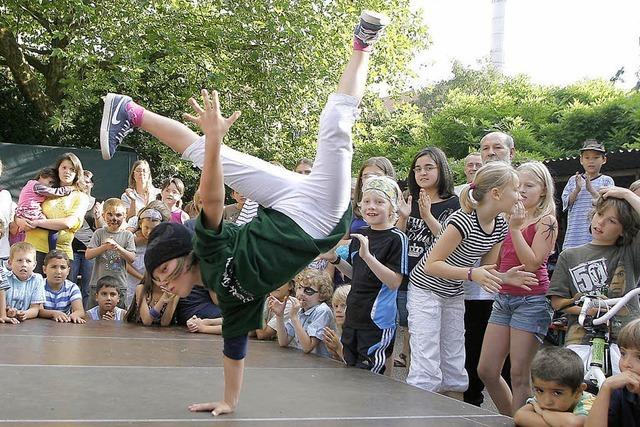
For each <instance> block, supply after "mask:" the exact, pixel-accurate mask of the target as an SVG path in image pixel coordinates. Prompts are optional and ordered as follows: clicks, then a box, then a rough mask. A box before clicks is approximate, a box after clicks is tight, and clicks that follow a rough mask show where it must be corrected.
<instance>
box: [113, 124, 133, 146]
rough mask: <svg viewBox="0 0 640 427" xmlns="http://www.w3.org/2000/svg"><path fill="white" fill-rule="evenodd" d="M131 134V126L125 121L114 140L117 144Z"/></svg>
mask: <svg viewBox="0 0 640 427" xmlns="http://www.w3.org/2000/svg"><path fill="white" fill-rule="evenodd" d="M131 132H133V126H131V122H130V121H129V120H125V121H124V122H123V123H122V128H120V130H119V131H118V133H117V134H116V139H117V140H118V144H120V143H121V142H122V140H123V139H124V137H125V136H127V135H129V134H130V133H131Z"/></svg>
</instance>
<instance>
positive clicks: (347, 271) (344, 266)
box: [336, 257, 353, 279]
mask: <svg viewBox="0 0 640 427" xmlns="http://www.w3.org/2000/svg"><path fill="white" fill-rule="evenodd" d="M338 258H339V257H338ZM336 268H337V269H338V270H339V271H340V273H342V274H344V275H345V276H347V277H348V278H349V279H351V277H352V276H353V267H352V266H351V264H349V263H348V262H347V261H345V260H343V259H342V258H340V264H336Z"/></svg>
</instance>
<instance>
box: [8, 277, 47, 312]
mask: <svg viewBox="0 0 640 427" xmlns="http://www.w3.org/2000/svg"><path fill="white" fill-rule="evenodd" d="M7 280H8V282H9V289H7V290H6V300H7V307H13V308H15V309H16V310H28V309H29V307H30V306H31V304H42V303H43V302H44V279H43V278H42V276H41V275H39V274H38V273H33V274H32V275H31V277H29V278H28V279H27V280H26V281H24V282H23V281H22V280H20V279H18V277H16V275H15V274H13V273H11V274H10V275H9V276H8V277H7Z"/></svg>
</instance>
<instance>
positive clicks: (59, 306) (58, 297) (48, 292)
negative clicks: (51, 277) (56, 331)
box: [44, 280, 82, 314]
mask: <svg viewBox="0 0 640 427" xmlns="http://www.w3.org/2000/svg"><path fill="white" fill-rule="evenodd" d="M44 297H45V301H44V309H45V310H58V311H61V312H63V313H65V314H71V303H72V302H73V301H76V300H80V301H82V294H81V293H80V289H79V288H78V285H76V284H75V283H73V282H72V281H70V280H65V281H64V283H63V284H62V286H60V289H58V290H57V291H54V290H53V289H51V288H50V287H49V282H48V281H47V282H46V283H45V285H44Z"/></svg>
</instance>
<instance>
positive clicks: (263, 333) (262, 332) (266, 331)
mask: <svg viewBox="0 0 640 427" xmlns="http://www.w3.org/2000/svg"><path fill="white" fill-rule="evenodd" d="M276 335H277V331H276V330H275V329H273V328H272V327H271V326H265V327H264V328H262V329H256V338H258V339H259V340H270V339H271V338H273V337H274V336H276Z"/></svg>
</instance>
